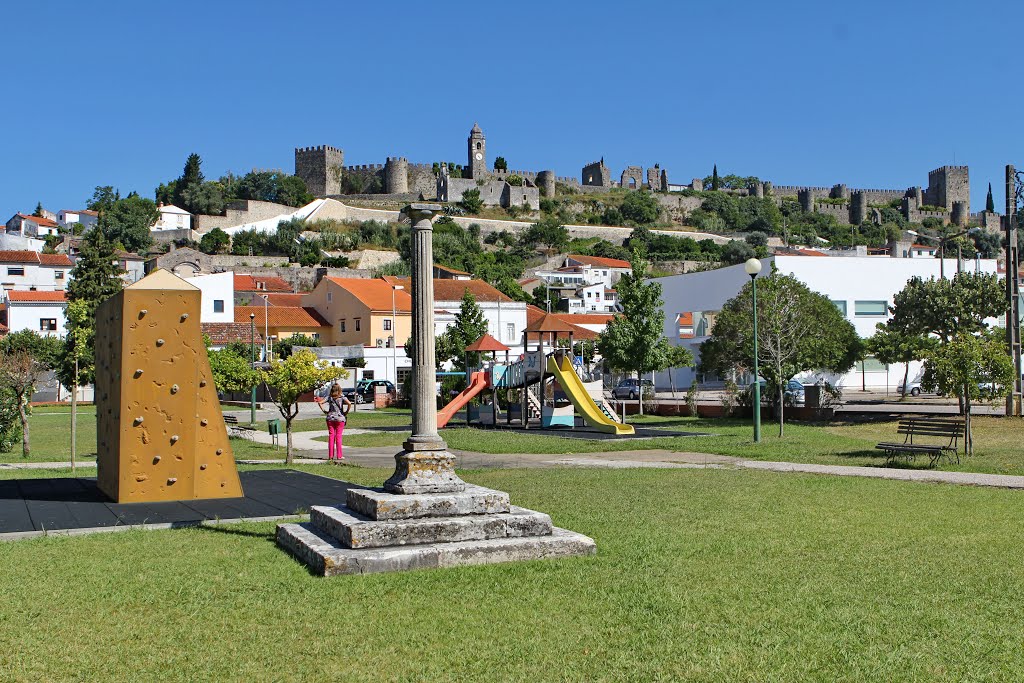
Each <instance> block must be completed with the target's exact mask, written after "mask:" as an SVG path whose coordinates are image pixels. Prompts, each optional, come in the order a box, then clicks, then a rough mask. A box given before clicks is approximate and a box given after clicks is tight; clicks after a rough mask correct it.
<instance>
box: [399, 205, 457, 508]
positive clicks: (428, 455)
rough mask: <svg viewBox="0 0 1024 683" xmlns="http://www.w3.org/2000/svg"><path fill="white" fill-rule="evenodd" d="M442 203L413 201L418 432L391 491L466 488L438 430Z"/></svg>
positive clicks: (415, 421)
mask: <svg viewBox="0 0 1024 683" xmlns="http://www.w3.org/2000/svg"><path fill="white" fill-rule="evenodd" d="M440 211H441V207H440V206H439V205H437V204H410V205H409V206H407V207H406V208H405V209H404V211H403V213H405V214H406V215H407V216H409V218H410V219H411V220H412V279H411V281H410V286H411V289H412V291H411V294H412V346H413V359H412V397H411V398H412V401H411V402H412V435H411V436H410V437H409V439H408V440H407V441H406V442H405V443H404V444H403V447H404V448H405V450H404V451H402V452H401V453H398V454H397V455H396V456H395V473H394V474H393V475H391V478H390V479H388V480H387V481H386V482H384V488H385V490H387V491H389V492H391V493H403V494H414V493H450V492H453V491H462V490H464V489H465V487H466V485H465V483H464V482H463V481H462V480H461V479H459V477H458V476H457V475H456V474H455V456H453V455H452V454H451V453H449V452H448V450H447V449H448V446H447V444H445V442H444V439H442V438H441V437H440V435H439V434H438V433H437V398H436V397H437V391H436V388H435V387H436V379H435V374H434V372H435V368H436V366H435V364H434V360H435V356H434V344H435V341H436V340H435V338H434V278H433V263H434V247H433V236H434V225H433V223H431V221H432V220H433V218H434V216H436V215H437V214H438V213H440Z"/></svg>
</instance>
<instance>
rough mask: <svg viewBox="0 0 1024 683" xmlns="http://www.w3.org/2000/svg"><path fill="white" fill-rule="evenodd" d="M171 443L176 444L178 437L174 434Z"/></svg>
mask: <svg viewBox="0 0 1024 683" xmlns="http://www.w3.org/2000/svg"><path fill="white" fill-rule="evenodd" d="M171 443H178V435H177V434H175V435H174V436H172V437H171Z"/></svg>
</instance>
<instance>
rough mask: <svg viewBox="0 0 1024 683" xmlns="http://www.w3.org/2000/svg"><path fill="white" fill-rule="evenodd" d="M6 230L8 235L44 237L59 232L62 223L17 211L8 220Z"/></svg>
mask: <svg viewBox="0 0 1024 683" xmlns="http://www.w3.org/2000/svg"><path fill="white" fill-rule="evenodd" d="M6 232H7V234H8V235H20V236H21V237H35V238H37V239H42V238H44V237H49V236H50V235H56V234H58V233H59V232H60V224H58V223H57V221H55V220H51V219H49V218H43V217H42V216H26V215H25V214H23V213H16V214H14V215H13V216H11V219H10V220H9V221H7V226H6Z"/></svg>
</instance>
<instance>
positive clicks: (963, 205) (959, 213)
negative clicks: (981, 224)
mask: <svg viewBox="0 0 1024 683" xmlns="http://www.w3.org/2000/svg"><path fill="white" fill-rule="evenodd" d="M970 218H971V211H970V208H969V205H968V204H967V202H965V201H961V200H959V199H958V200H957V201H955V202H953V211H952V212H951V217H950V220H952V222H953V225H959V226H960V227H961V228H966V227H967V222H968V221H969V220H970Z"/></svg>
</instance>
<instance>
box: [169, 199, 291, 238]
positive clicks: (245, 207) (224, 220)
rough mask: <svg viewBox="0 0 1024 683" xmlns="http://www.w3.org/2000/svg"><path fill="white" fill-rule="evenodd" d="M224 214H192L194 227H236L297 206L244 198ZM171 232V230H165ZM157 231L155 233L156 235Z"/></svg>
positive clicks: (204, 228)
mask: <svg viewBox="0 0 1024 683" xmlns="http://www.w3.org/2000/svg"><path fill="white" fill-rule="evenodd" d="M226 209H227V210H226V211H225V212H224V213H225V215H223V216H205V215H196V216H192V229H193V230H195V231H196V232H200V233H203V232H210V231H211V230H213V229H214V228H220V229H222V230H223V229H224V228H234V227H236V226H239V225H245V224H246V223H253V222H255V221H262V220H266V219H268V218H275V217H277V216H280V215H282V214H289V213H294V212H295V209H296V207H294V206H288V205H287V204H275V203H274V202H260V201H256V200H254V199H243V200H241V201H237V202H231V203H230V204H228V205H227V207H226ZM165 232H170V231H165ZM155 236H156V233H154V237H155Z"/></svg>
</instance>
